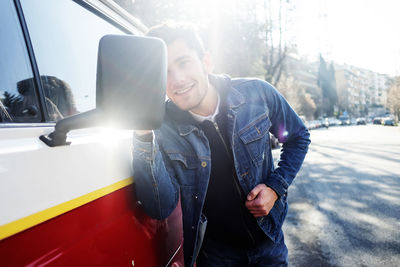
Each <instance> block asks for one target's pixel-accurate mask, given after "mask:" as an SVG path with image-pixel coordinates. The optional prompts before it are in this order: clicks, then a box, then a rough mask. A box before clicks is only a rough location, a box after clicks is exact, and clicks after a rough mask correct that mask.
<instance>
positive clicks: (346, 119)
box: [339, 115, 350, 125]
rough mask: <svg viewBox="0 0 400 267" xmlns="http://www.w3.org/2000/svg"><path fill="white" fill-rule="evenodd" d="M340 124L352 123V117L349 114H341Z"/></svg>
mask: <svg viewBox="0 0 400 267" xmlns="http://www.w3.org/2000/svg"><path fill="white" fill-rule="evenodd" d="M339 120H340V125H350V118H349V116H344V115H342V116H339Z"/></svg>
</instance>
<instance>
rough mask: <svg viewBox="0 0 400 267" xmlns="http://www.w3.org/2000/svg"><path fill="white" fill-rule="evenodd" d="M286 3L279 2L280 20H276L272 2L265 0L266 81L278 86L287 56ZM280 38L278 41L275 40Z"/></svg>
mask: <svg viewBox="0 0 400 267" xmlns="http://www.w3.org/2000/svg"><path fill="white" fill-rule="evenodd" d="M286 3H287V1H282V0H279V7H278V18H274V16H273V12H274V9H273V8H272V0H264V12H265V24H264V25H263V26H262V27H263V29H264V35H265V46H266V49H265V54H264V56H263V62H264V68H265V76H264V77H265V80H266V81H267V82H269V83H271V84H273V85H274V86H277V84H278V83H279V80H280V78H281V76H282V73H283V72H284V71H285V60H286V56H287V50H288V49H287V43H286V38H285V33H286V23H287V22H286V16H284V14H286V11H287V10H286ZM275 37H277V38H278V41H276V40H275Z"/></svg>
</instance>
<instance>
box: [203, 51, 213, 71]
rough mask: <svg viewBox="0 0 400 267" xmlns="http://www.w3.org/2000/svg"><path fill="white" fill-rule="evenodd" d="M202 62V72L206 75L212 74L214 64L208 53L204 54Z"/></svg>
mask: <svg viewBox="0 0 400 267" xmlns="http://www.w3.org/2000/svg"><path fill="white" fill-rule="evenodd" d="M202 61H203V66H204V70H205V71H206V72H207V73H212V72H213V70H214V64H213V62H212V59H211V54H210V53H209V52H204V55H203V60H202Z"/></svg>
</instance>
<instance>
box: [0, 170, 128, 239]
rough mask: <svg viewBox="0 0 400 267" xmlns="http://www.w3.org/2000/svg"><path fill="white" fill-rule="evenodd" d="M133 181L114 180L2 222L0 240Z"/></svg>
mask: <svg viewBox="0 0 400 267" xmlns="http://www.w3.org/2000/svg"><path fill="white" fill-rule="evenodd" d="M132 183H133V178H132V177H130V178H127V179H124V180H121V181H119V182H116V183H115V184H112V185H109V186H106V187H103V188H100V189H98V190H96V191H93V192H91V193H88V194H86V195H83V196H80V197H77V198H75V199H72V200H69V201H67V202H64V203H61V204H59V205H57V206H54V207H51V208H48V209H46V210H42V211H39V212H37V213H35V214H32V215H29V216H27V217H24V218H22V219H19V220H16V221H13V222H11V223H8V224H4V225H1V226H0V240H2V239H4V238H6V237H9V236H12V235H15V234H16V233H19V232H21V231H23V230H26V229H28V228H31V227H32V226H35V225H38V224H39V223H42V222H44V221H47V220H49V219H51V218H54V217H56V216H58V215H61V214H63V213H66V212H68V211H70V210H73V209H75V208H77V207H80V206H82V205H85V204H87V203H89V202H91V201H93V200H95V199H98V198H101V197H103V196H105V195H107V194H109V193H111V192H114V191H117V190H118V189H121V188H123V187H125V186H128V185H130V184H132Z"/></svg>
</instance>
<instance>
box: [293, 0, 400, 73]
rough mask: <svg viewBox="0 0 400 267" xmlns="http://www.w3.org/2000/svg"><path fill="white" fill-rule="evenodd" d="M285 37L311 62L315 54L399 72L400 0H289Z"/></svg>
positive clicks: (338, 61) (386, 71)
mask: <svg viewBox="0 0 400 267" xmlns="http://www.w3.org/2000/svg"><path fill="white" fill-rule="evenodd" d="M290 3H291V4H293V5H294V9H293V11H292V12H290V14H288V15H289V16H288V17H289V27H288V28H289V38H290V39H292V40H293V42H295V43H296V44H297V47H298V51H299V54H300V55H307V56H308V58H309V59H310V60H315V59H317V57H318V55H319V53H321V54H322V55H323V56H324V58H326V59H328V60H333V61H334V62H336V63H338V64H343V63H347V64H349V65H354V66H357V67H361V68H365V69H370V70H372V71H375V72H378V73H384V74H389V75H391V76H395V75H400V1H397V0H291V1H290Z"/></svg>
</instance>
